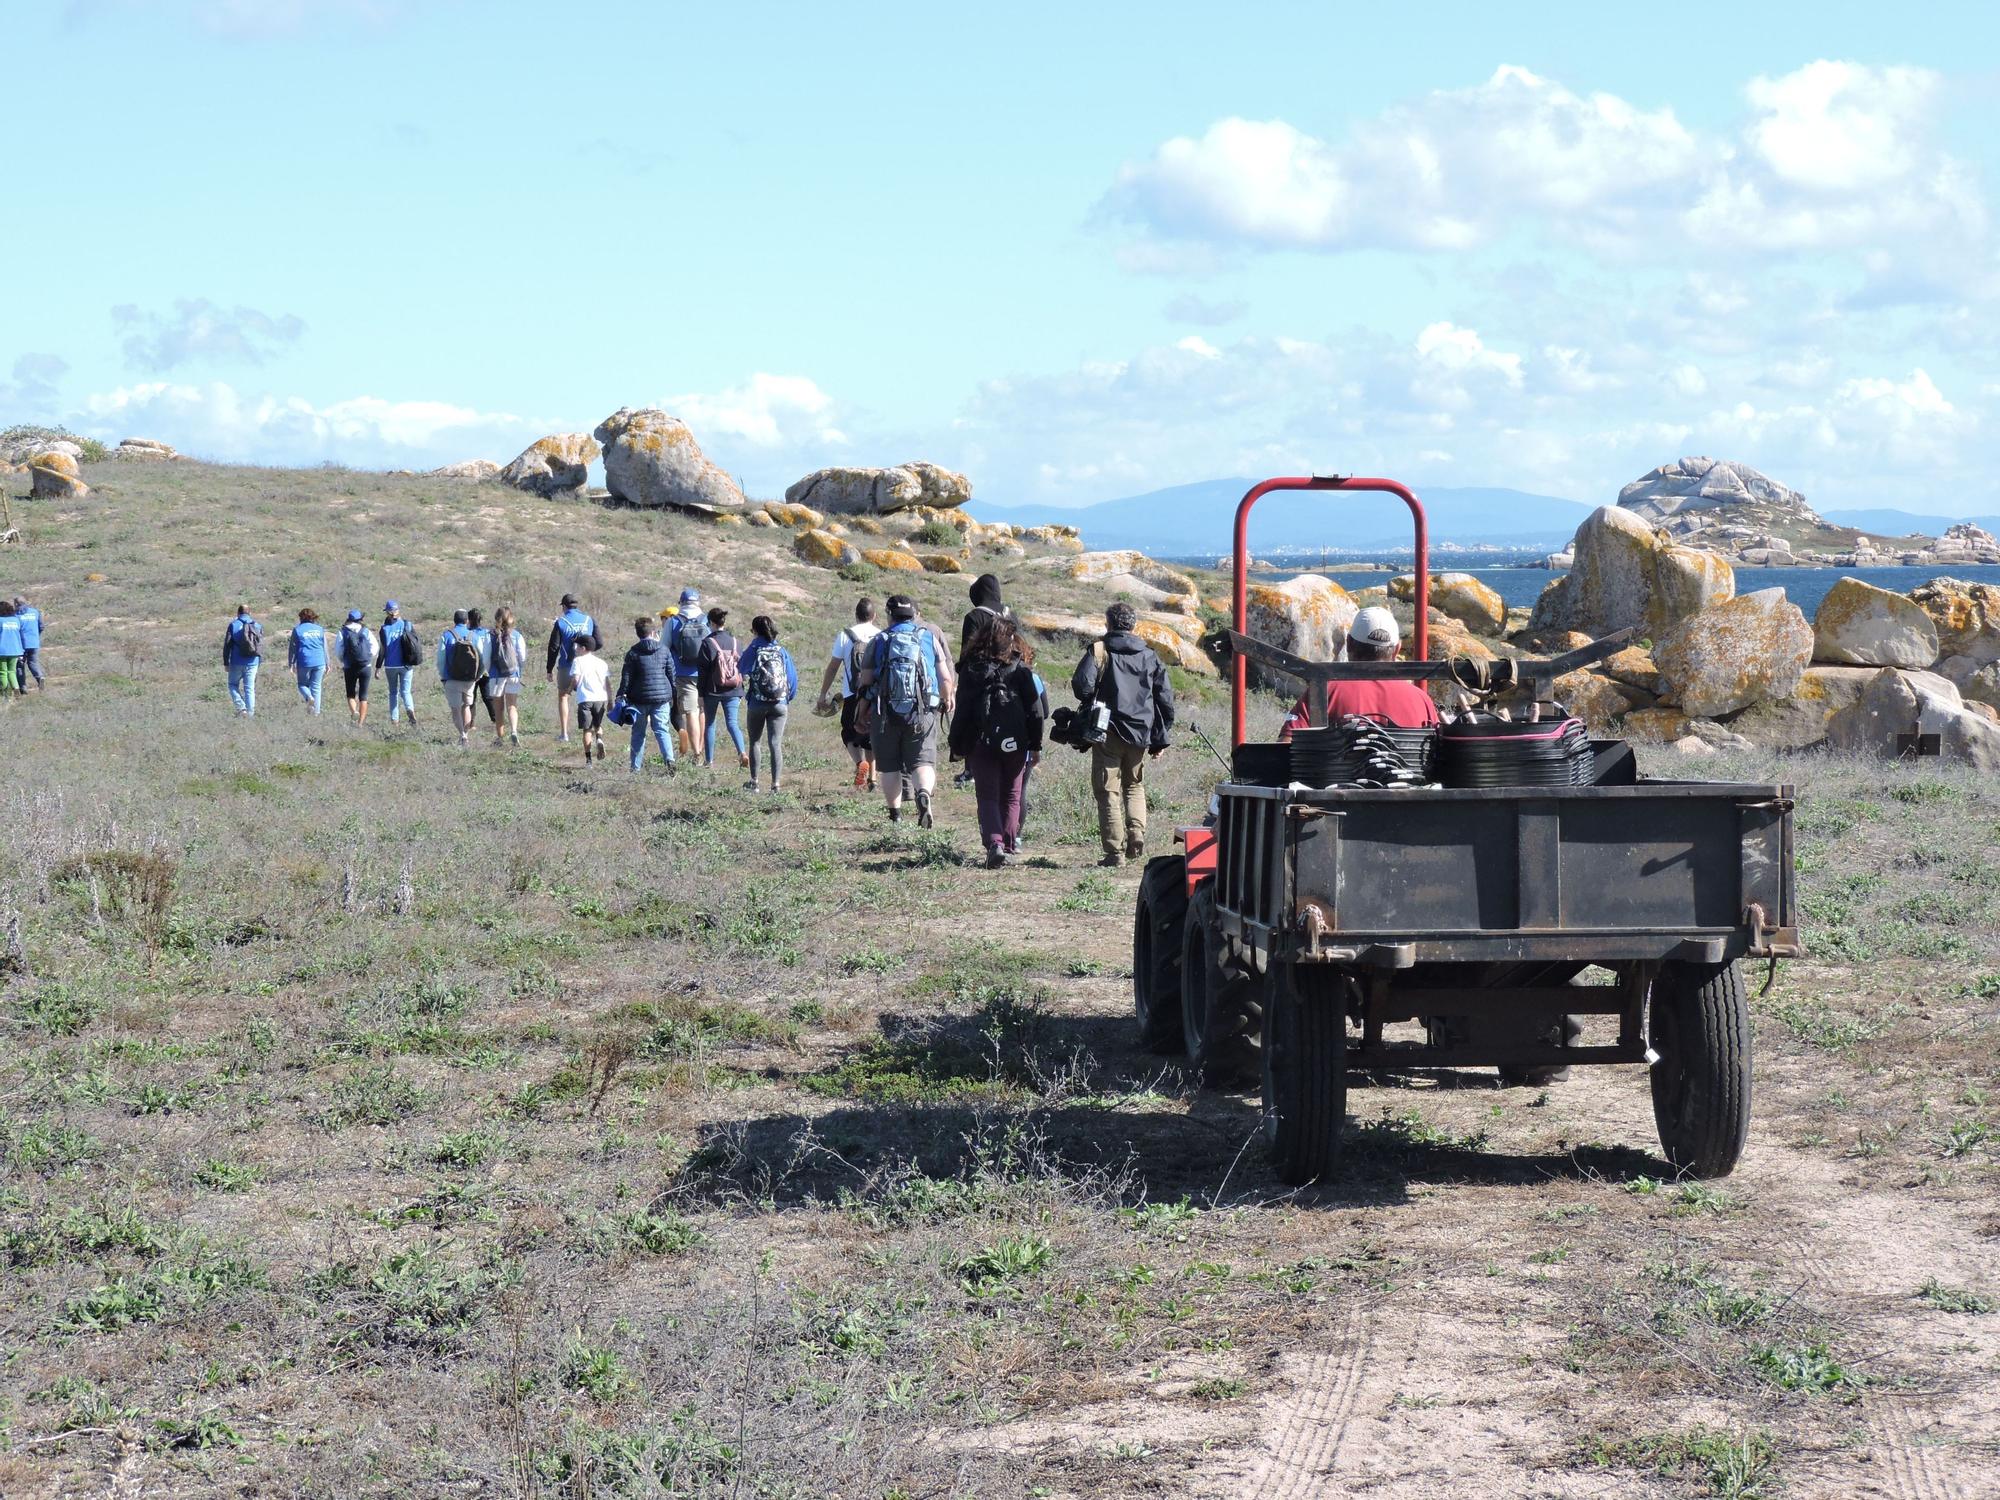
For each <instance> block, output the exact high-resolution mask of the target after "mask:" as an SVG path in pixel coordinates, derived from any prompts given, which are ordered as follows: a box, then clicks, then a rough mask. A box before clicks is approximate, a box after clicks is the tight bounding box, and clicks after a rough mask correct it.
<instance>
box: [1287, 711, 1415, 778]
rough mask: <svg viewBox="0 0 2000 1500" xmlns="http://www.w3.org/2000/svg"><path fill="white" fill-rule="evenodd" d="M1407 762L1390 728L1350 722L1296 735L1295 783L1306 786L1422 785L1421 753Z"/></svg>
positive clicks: (1298, 731)
mask: <svg viewBox="0 0 2000 1500" xmlns="http://www.w3.org/2000/svg"><path fill="white" fill-rule="evenodd" d="M1414 760H1415V763H1414V764H1413V763H1412V759H1410V758H1406V757H1405V754H1404V749H1403V745H1402V744H1401V743H1399V742H1398V741H1397V739H1396V738H1395V737H1394V736H1393V735H1392V733H1391V731H1390V730H1389V728H1388V727H1387V726H1386V725H1382V724H1377V723H1376V722H1375V721H1374V720H1373V719H1361V718H1351V717H1350V718H1345V719H1342V720H1341V721H1340V722H1339V723H1338V724H1329V725H1327V726H1326V727H1325V728H1324V729H1295V730H1293V731H1292V780H1293V781H1295V782H1298V783H1300V784H1301V785H1304V786H1375V787H1389V786H1422V785H1424V784H1425V782H1426V781H1427V780H1428V776H1427V774H1426V772H1425V770H1424V768H1423V766H1422V750H1421V748H1419V749H1418V750H1416V752H1415V754H1414Z"/></svg>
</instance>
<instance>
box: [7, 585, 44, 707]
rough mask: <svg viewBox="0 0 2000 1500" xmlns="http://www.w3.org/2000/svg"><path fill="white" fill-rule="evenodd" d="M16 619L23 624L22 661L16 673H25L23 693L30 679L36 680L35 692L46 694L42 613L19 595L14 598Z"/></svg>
mask: <svg viewBox="0 0 2000 1500" xmlns="http://www.w3.org/2000/svg"><path fill="white" fill-rule="evenodd" d="M14 618H15V619H16V620H19V621H20V622H21V660H20V663H19V665H18V666H16V668H15V671H16V672H17V673H23V672H25V673H26V674H27V676H25V677H22V678H21V691H22V692H26V691H27V690H28V677H32V678H34V679H35V690H36V691H37V692H46V691H47V690H48V686H49V685H48V682H47V681H46V680H45V679H44V678H43V677H42V630H43V628H44V621H43V619H42V612H41V611H40V610H39V609H37V608H35V606H34V605H32V604H30V603H29V602H28V601H27V600H26V599H23V598H21V597H20V596H19V595H18V594H17V595H16V596H15V598H14Z"/></svg>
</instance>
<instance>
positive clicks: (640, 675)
mask: <svg viewBox="0 0 2000 1500" xmlns="http://www.w3.org/2000/svg"><path fill="white" fill-rule="evenodd" d="M618 696H619V697H621V698H623V699H624V700H625V701H626V702H627V703H636V704H637V705H638V706H639V707H641V708H658V707H659V706H660V705H661V704H662V703H671V702H673V701H674V659H673V657H672V656H670V655H669V654H668V653H667V648H666V647H665V646H664V645H663V644H661V641H660V638H659V637H658V636H656V635H655V636H648V637H647V638H646V639H645V640H643V641H640V642H639V643H638V644H637V645H635V646H634V647H633V648H632V649H631V650H630V651H627V652H626V653H625V666H624V669H623V670H622V671H620V672H619V674H618Z"/></svg>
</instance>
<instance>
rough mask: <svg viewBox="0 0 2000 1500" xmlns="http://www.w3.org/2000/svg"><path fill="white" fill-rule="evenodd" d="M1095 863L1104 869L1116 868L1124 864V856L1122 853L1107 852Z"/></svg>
mask: <svg viewBox="0 0 2000 1500" xmlns="http://www.w3.org/2000/svg"><path fill="white" fill-rule="evenodd" d="M1097 863H1098V864H1099V866H1101V867H1102V868H1104V869H1106V870H1116V869H1119V868H1121V867H1122V866H1123V865H1124V863H1125V856H1124V855H1122V854H1107V855H1105V856H1104V858H1102V859H1100V860H1099V861H1098V862H1097Z"/></svg>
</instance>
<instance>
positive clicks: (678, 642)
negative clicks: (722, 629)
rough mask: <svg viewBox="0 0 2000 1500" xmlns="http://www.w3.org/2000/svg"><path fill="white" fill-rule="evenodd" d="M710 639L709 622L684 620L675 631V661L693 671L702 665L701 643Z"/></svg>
mask: <svg viewBox="0 0 2000 1500" xmlns="http://www.w3.org/2000/svg"><path fill="white" fill-rule="evenodd" d="M707 639H708V621H706V620H690V619H686V618H683V619H682V620H681V622H680V628H679V629H677V630H676V631H674V660H675V661H677V662H679V663H680V664H681V665H682V666H683V667H687V668H689V669H690V670H692V669H693V668H695V667H698V666H700V665H701V643H702V642H703V641H705V640H707Z"/></svg>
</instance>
